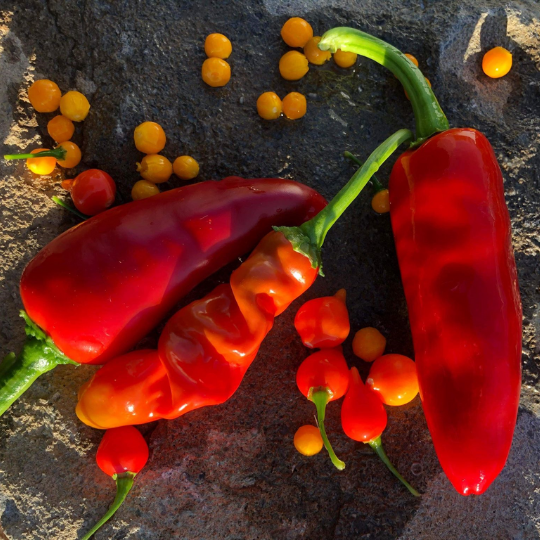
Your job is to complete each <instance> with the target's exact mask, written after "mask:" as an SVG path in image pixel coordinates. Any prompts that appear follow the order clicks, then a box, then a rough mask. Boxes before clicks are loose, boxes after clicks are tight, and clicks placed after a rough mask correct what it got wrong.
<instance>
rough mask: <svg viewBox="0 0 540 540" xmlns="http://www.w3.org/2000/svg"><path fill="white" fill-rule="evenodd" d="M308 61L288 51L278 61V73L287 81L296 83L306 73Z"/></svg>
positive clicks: (298, 53) (296, 53)
mask: <svg viewBox="0 0 540 540" xmlns="http://www.w3.org/2000/svg"><path fill="white" fill-rule="evenodd" d="M308 64H309V63H308V59H307V58H306V57H305V55H303V54H302V53H300V52H298V51H289V52H287V53H285V54H284V55H283V56H282V57H281V58H280V60H279V72H280V73H281V76H282V77H283V78H284V79H286V80H287V81H297V80H299V79H301V78H302V77H303V76H304V75H305V74H306V73H307V72H308V71H309V65H308Z"/></svg>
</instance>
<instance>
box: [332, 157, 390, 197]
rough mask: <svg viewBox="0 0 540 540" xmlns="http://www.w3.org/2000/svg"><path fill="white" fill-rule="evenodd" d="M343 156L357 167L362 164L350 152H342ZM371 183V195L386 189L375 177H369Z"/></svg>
mask: <svg viewBox="0 0 540 540" xmlns="http://www.w3.org/2000/svg"><path fill="white" fill-rule="evenodd" d="M343 156H344V157H346V158H347V159H350V160H351V161H353V162H354V163H356V164H357V165H358V166H359V167H361V166H362V165H363V164H364V162H363V161H360V160H359V159H358V158H357V157H356V156H355V155H354V154H351V153H350V152H343ZM371 183H372V184H373V194H377V193H379V191H382V190H383V189H386V188H385V187H384V186H383V185H382V184H381V183H380V182H379V180H378V179H377V177H376V176H375V175H373V176H372V177H371Z"/></svg>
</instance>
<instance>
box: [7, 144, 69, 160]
mask: <svg viewBox="0 0 540 540" xmlns="http://www.w3.org/2000/svg"><path fill="white" fill-rule="evenodd" d="M38 157H40V158H41V157H53V158H56V159H57V160H58V161H62V160H63V159H65V157H66V149H65V148H64V147H63V146H57V147H56V148H55V149H54V150H42V151H41V152H36V153H35V154H6V155H5V156H4V159H8V160H10V159H34V158H38Z"/></svg>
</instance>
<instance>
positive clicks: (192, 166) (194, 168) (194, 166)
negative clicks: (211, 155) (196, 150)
mask: <svg viewBox="0 0 540 540" xmlns="http://www.w3.org/2000/svg"><path fill="white" fill-rule="evenodd" d="M173 171H174V174H176V176H178V178H181V179H182V180H192V179H193V178H195V177H196V176H197V175H198V174H199V164H198V163H197V161H196V160H194V159H193V158H192V157H191V156H180V157H177V158H176V159H175V160H174V163H173Z"/></svg>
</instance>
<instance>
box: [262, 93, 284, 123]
mask: <svg viewBox="0 0 540 540" xmlns="http://www.w3.org/2000/svg"><path fill="white" fill-rule="evenodd" d="M257 112H258V113H259V116H260V117H261V118H264V119H265V120H275V119H276V118H279V117H280V116H281V99H279V96H278V95H277V94H276V93H275V92H265V93H264V94H261V95H260V96H259V99H258V100H257Z"/></svg>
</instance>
